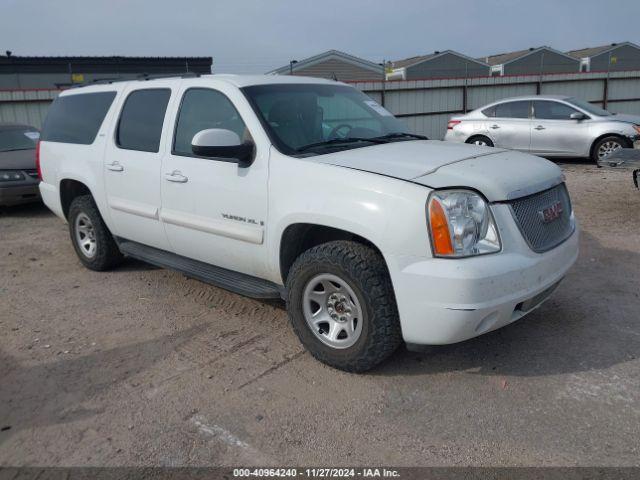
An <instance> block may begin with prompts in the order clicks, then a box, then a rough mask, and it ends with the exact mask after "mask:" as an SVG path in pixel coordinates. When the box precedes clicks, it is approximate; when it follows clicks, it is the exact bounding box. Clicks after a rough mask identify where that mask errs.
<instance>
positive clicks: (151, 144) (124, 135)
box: [116, 88, 171, 152]
mask: <svg viewBox="0 0 640 480" xmlns="http://www.w3.org/2000/svg"><path fill="white" fill-rule="evenodd" d="M170 96H171V90H169V89H168V88H166V89H165V88H162V89H160V88H156V89H148V90H136V91H134V92H131V94H129V96H128V97H127V100H126V101H125V103H124V107H122V113H121V114H120V121H119V122H118V131H117V133H116V142H117V144H118V146H119V147H120V148H125V149H127V150H140V151H143V152H157V151H158V150H160V135H161V134H162V124H163V122H164V114H165V112H166V111H167V104H168V103H169V97H170Z"/></svg>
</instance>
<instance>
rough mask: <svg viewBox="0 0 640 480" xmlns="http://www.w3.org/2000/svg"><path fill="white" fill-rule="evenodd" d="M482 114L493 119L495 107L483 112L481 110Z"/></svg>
mask: <svg viewBox="0 0 640 480" xmlns="http://www.w3.org/2000/svg"><path fill="white" fill-rule="evenodd" d="M482 113H484V114H485V115H486V116H487V117H495V116H496V106H495V105H494V106H493V107H489V108H485V109H484V110H482Z"/></svg>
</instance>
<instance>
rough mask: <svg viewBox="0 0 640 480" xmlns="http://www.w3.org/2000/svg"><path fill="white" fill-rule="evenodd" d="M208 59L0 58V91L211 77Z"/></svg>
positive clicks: (6, 56)
mask: <svg viewBox="0 0 640 480" xmlns="http://www.w3.org/2000/svg"><path fill="white" fill-rule="evenodd" d="M212 63H213V60H212V58H211V57H23V56H14V55H13V54H11V52H6V55H0V90H21V89H58V88H65V87H69V86H72V85H75V84H80V83H91V82H94V81H96V80H103V79H134V78H139V77H140V76H141V75H145V74H147V75H169V74H179V73H186V72H192V73H201V74H205V73H211V65H212Z"/></svg>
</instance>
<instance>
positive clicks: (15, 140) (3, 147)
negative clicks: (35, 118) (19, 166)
mask: <svg viewBox="0 0 640 480" xmlns="http://www.w3.org/2000/svg"><path fill="white" fill-rule="evenodd" d="M39 137H40V133H39V132H38V131H37V130H35V129H33V128H22V127H2V126H0V152H11V151H13V150H31V149H34V148H36V141H37V140H38V138H39Z"/></svg>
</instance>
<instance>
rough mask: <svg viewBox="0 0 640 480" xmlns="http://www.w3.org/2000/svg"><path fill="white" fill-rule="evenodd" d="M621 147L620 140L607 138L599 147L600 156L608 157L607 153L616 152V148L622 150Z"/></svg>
mask: <svg viewBox="0 0 640 480" xmlns="http://www.w3.org/2000/svg"><path fill="white" fill-rule="evenodd" d="M621 148H622V145H621V144H620V142H618V141H616V140H607V141H606V142H603V143H601V144H600V146H599V147H598V158H603V157H606V156H607V155H609V154H611V153H613V152H615V151H616V150H620V149H621Z"/></svg>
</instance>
